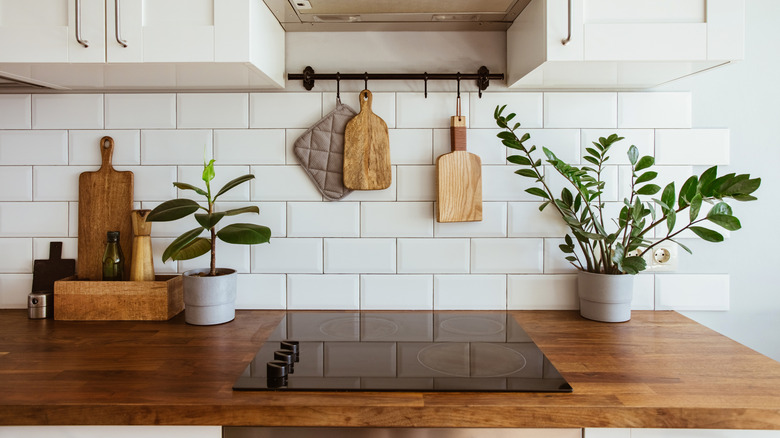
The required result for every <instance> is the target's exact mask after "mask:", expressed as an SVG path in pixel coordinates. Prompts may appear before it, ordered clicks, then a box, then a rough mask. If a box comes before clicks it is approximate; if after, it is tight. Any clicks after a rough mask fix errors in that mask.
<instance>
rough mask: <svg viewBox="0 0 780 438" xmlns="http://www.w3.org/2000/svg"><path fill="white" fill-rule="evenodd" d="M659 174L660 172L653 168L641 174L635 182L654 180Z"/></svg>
mask: <svg viewBox="0 0 780 438" xmlns="http://www.w3.org/2000/svg"><path fill="white" fill-rule="evenodd" d="M657 176H658V172H653V171H652V170H650V171H647V172H645V173H643V174H641V175H639V178H637V179H636V181H634V184H642V183H645V182H648V181H652V180H654V179H655V177H657Z"/></svg>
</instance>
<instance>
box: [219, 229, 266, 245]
mask: <svg viewBox="0 0 780 438" xmlns="http://www.w3.org/2000/svg"><path fill="white" fill-rule="evenodd" d="M217 237H219V238H220V240H222V241H223V242H227V243H234V244H241V245H256V244H258V243H266V242H268V241H269V240H270V239H271V229H270V228H268V227H265V226H262V225H255V224H230V225H228V226H226V227H224V228H222V229H221V230H219V232H217Z"/></svg>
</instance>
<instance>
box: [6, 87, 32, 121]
mask: <svg viewBox="0 0 780 438" xmlns="http://www.w3.org/2000/svg"><path fill="white" fill-rule="evenodd" d="M31 107H32V96H31V95H29V94H6V95H2V96H0V129H30V127H31V126H32V110H31Z"/></svg>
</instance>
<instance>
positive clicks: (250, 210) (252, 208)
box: [225, 205, 260, 216]
mask: <svg viewBox="0 0 780 438" xmlns="http://www.w3.org/2000/svg"><path fill="white" fill-rule="evenodd" d="M242 213H257V214H260V209H259V208H258V207H257V206H256V205H252V206H250V207H241V208H233V209H231V210H227V211H225V216H235V215H237V214H242Z"/></svg>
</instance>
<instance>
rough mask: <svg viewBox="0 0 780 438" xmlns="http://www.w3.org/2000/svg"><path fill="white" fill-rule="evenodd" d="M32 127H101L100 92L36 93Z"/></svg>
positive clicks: (101, 97) (33, 101)
mask: <svg viewBox="0 0 780 438" xmlns="http://www.w3.org/2000/svg"><path fill="white" fill-rule="evenodd" d="M32 128H33V129H102V128H103V95H102V94H36V95H33V97H32Z"/></svg>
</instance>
